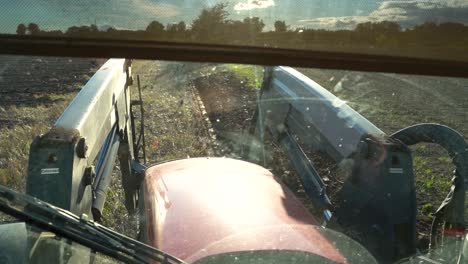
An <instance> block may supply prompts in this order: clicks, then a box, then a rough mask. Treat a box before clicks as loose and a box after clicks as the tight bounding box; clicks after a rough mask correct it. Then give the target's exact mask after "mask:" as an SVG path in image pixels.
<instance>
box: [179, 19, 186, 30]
mask: <svg viewBox="0 0 468 264" xmlns="http://www.w3.org/2000/svg"><path fill="white" fill-rule="evenodd" d="M185 30H187V25H186V24H185V22H184V21H180V22H179V23H177V31H178V32H184V31H185Z"/></svg>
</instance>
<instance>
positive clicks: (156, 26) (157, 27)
mask: <svg viewBox="0 0 468 264" xmlns="http://www.w3.org/2000/svg"><path fill="white" fill-rule="evenodd" d="M146 31H147V32H150V33H157V34H160V33H162V32H163V31H164V25H163V24H161V23H159V22H158V21H152V22H151V23H149V25H148V26H147V27H146Z"/></svg>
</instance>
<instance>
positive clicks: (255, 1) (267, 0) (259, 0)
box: [234, 0, 275, 11]
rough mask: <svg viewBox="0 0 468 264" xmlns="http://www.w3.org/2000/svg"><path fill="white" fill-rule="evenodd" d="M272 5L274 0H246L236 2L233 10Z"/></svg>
mask: <svg viewBox="0 0 468 264" xmlns="http://www.w3.org/2000/svg"><path fill="white" fill-rule="evenodd" d="M272 6H275V1H274V0H247V1H246V2H240V3H237V4H236V5H235V6H234V10H236V11H245V10H252V9H256V8H268V7H272Z"/></svg>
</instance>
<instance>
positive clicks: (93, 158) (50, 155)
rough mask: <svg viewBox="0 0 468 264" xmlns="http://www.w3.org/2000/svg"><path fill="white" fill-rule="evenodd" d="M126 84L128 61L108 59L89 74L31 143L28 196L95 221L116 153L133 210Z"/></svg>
mask: <svg viewBox="0 0 468 264" xmlns="http://www.w3.org/2000/svg"><path fill="white" fill-rule="evenodd" d="M130 85H132V77H131V61H130V60H125V59H110V60H108V61H107V62H106V63H105V64H104V65H103V66H102V67H101V68H100V69H99V70H98V71H97V72H96V74H94V76H93V77H92V78H91V79H90V80H89V81H88V83H87V84H86V85H85V86H84V87H83V88H82V90H81V91H80V93H79V94H78V95H77V96H76V97H75V98H74V100H73V101H72V102H71V103H70V105H69V106H68V108H67V109H66V110H65V112H64V113H63V114H62V115H61V116H60V118H59V119H58V120H57V121H56V123H55V124H54V126H53V127H52V128H51V129H50V130H49V131H48V132H47V133H46V134H44V135H40V136H38V137H37V138H36V139H35V140H34V141H33V143H32V145H31V149H30V155H29V166H28V176H27V182H26V193H27V194H28V195H31V196H34V197H37V198H39V199H41V200H43V201H46V202H49V203H51V204H54V205H56V206H58V207H61V208H63V209H65V210H68V211H70V212H72V213H74V214H77V215H81V214H88V215H90V214H91V213H92V214H93V217H94V219H95V220H98V221H99V220H100V218H101V213H102V209H103V206H104V203H105V199H106V191H107V188H108V186H109V183H110V178H111V174H112V169H113V167H114V162H115V160H116V156H117V154H118V156H119V160H120V163H121V172H122V182H123V185H124V189H125V195H126V200H127V202H126V205H127V208H128V209H129V211H133V209H134V205H135V200H136V197H135V196H136V191H135V189H136V175H135V173H134V171H133V170H132V168H131V165H132V164H133V163H134V160H135V153H134V150H133V134H132V127H131V126H132V122H131V101H130ZM130 146H132V147H130ZM93 165H95V167H94V166H93ZM132 206H133V207H132Z"/></svg>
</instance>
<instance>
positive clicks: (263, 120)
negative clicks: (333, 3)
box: [0, 55, 468, 263]
mask: <svg viewBox="0 0 468 264" xmlns="http://www.w3.org/2000/svg"><path fill="white" fill-rule="evenodd" d="M122 69H124V71H122ZM130 69H131V70H130ZM128 76H132V79H133V80H132V81H129V79H128ZM124 84H125V85H124ZM129 84H131V85H129ZM109 91H110V92H109ZM0 95H1V96H0V130H1V133H0V184H2V185H4V186H7V187H9V188H12V189H14V190H19V191H21V192H25V193H27V194H29V195H32V196H36V197H38V198H40V199H42V200H45V201H47V202H50V203H52V204H55V205H57V206H60V207H62V208H64V209H67V210H70V211H72V212H73V213H75V214H78V215H81V214H83V213H85V214H87V215H88V216H90V217H93V218H94V219H95V220H97V221H101V222H102V223H103V224H104V225H105V226H109V227H111V228H112V229H115V230H117V231H118V232H120V233H123V234H125V235H127V236H130V237H133V238H136V239H138V240H140V241H143V242H145V243H147V244H149V245H150V246H154V247H157V248H159V249H161V250H163V251H166V252H168V253H169V254H172V255H174V256H175V257H178V258H181V259H183V260H185V261H187V262H197V261H199V263H215V262H216V259H218V260H223V261H224V260H226V259H234V260H237V258H242V259H246V258H247V259H249V260H251V261H253V260H254V259H258V258H265V259H269V258H276V255H274V254H276V253H278V254H280V255H281V252H283V253H284V254H283V255H282V256H280V255H278V256H277V257H278V260H280V259H289V260H291V259H292V258H294V259H297V261H299V262H300V261H302V259H304V258H306V259H310V260H311V262H313V260H317V259H324V261H334V262H338V263H346V262H347V261H348V262H349V263H359V262H361V263H368V260H374V258H375V259H376V261H377V262H384V263H389V262H396V261H401V260H406V259H408V258H419V260H421V261H422V260H424V259H429V260H436V259H437V261H439V260H440V259H443V260H445V261H447V262H449V263H451V262H452V261H453V260H455V259H459V258H462V257H463V250H462V248H463V247H464V235H465V227H466V225H465V221H464V216H465V214H466V209H465V204H464V199H465V187H464V184H463V182H464V181H465V179H466V177H468V174H467V170H466V164H468V163H466V160H467V151H468V148H467V145H466V135H468V128H467V126H466V123H467V121H468V119H467V115H466V113H467V111H468V104H467V102H468V101H467V98H468V80H467V79H463V78H447V77H428V76H416V75H402V74H392V73H380V72H356V71H345V70H323V69H313V68H290V67H280V66H278V67H271V66H268V67H264V66H262V65H242V64H214V63H188V62H167V61H143V60H134V61H129V60H127V61H124V60H118V59H97V58H57V57H27V56H6V55H2V56H1V60H0ZM127 95H129V96H130V97H125V96H127ZM101 96H102V97H101ZM122 98H124V99H122ZM67 107H68V109H67ZM127 107H128V108H127ZM125 109H127V110H129V112H125V111H127V110H125ZM130 109H131V110H130ZM107 114H108V116H107ZM54 124H55V125H54ZM109 124H110V125H109ZM69 127H74V129H76V130H73V131H71V132H69V131H68V130H66V129H67V128H69ZM51 128H52V129H51ZM58 129H65V130H64V131H62V132H61V130H58ZM41 134H42V136H39V135H41ZM129 137H131V138H129ZM83 138H84V139H83ZM99 142H101V143H99ZM98 143H99V144H98ZM68 144H70V145H68ZM82 144H84V145H82ZM83 146H86V147H83ZM114 146H115V147H114ZM129 152H132V155H133V157H134V158H133V159H131V160H130V161H127V160H126V159H125V158H124V159H123V158H122V157H126V156H125V155H126V154H125V153H129ZM127 155H128V154H127ZM206 157H209V158H210V159H207V158H206ZM196 158H201V159H196ZM217 158H220V159H217ZM122 160H123V161H122ZM114 162H115V163H116V164H117V166H115V167H114ZM129 162H130V163H131V165H128V164H129ZM109 164H110V165H109ZM126 164H127V165H126ZM137 164H141V165H143V167H139V165H137ZM129 170H131V171H132V173H133V174H129V175H132V177H134V178H128V177H127V176H126V175H127V174H128V171H129ZM454 170H455V173H454V172H453V171H454ZM51 190H54V191H51ZM129 197H130V198H129ZM447 197H449V198H448V199H447ZM67 199H68V200H67ZM7 225H8V226H12V225H15V226H16V225H21V228H23V229H24V230H28V232H26V231H24V234H25V238H24V239H26V240H28V241H29V240H30V237H34V238H35V239H36V240H37V241H39V240H40V241H44V242H43V243H44V245H46V244H47V243H49V242H50V243H54V247H55V246H58V247H59V248H60V247H65V244H67V243H68V242H67V241H66V239H60V238H59V239H57V238H56V237H57V236H56V235H55V234H50V232H45V231H42V230H40V229H38V228H37V227H34V226H33V225H30V224H24V223H21V222H18V221H13V222H12V223H10V222H8V223H6V224H4V225H2V226H7ZM11 230H13V229H11V228H0V237H2V239H1V240H2V241H8V240H13V238H11V239H8V240H6V239H3V237H5V236H10V235H11ZM44 234H47V235H44ZM49 234H50V236H49ZM18 235H19V233H18ZM40 238H43V239H42V240H41V239H40ZM15 239H16V238H15ZM48 241H49V242H48ZM343 241H350V242H347V243H342V242H343ZM41 243H42V242H41ZM62 244H63V245H62ZM73 245H75V244H73ZM0 247H1V248H2V249H5V247H6V246H4V245H0ZM45 247H46V246H44V248H45ZM41 248H43V247H42V246H41V247H36V251H34V252H39V251H38V250H40V251H44V252H45V251H47V250H46V249H41ZM68 248H70V249H72V251H73V250H78V251H79V250H84V251H85V252H87V253H86V254H90V253H89V249H87V248H84V249H81V248H82V247H81V246H76V247H75V246H67V249H68ZM356 248H359V250H356ZM12 250H13V249H11V250H10V249H8V250H6V251H5V250H2V251H1V252H7V253H5V254H10V255H15V254H19V253H15V252H19V251H12ZM27 250H29V251H27V252H29V253H28V254H21V256H23V255H24V256H25V257H27V256H29V258H33V259H38V260H41V258H36V257H35V256H36V255H35V254H36V253H34V252H32V251H30V250H31V249H30V248H28V249H27ZM78 251H77V252H78ZM8 252H9V253H8ZM21 252H23V251H21ZM31 252H32V253H31ZM73 252H74V251H73ZM236 252H237V253H236ZM249 252H250V253H249ZM271 252H273V253H274V252H276V253H274V254H273V253H271ZM300 252H306V253H300ZM270 253H271V254H273V255H271V254H270ZM2 254H3V253H2ZM226 254H227V255H226ZM236 254H237V255H236ZM304 254H305V255H304ZM310 254H312V255H313V256H311V257H310V256H309V255H310ZM10 255H7V258H8V256H10ZM77 255H82V254H81V253H80V254H77ZM210 256H211V257H210ZM265 259H264V260H263V261H265ZM359 260H361V261H359ZM204 261H205V262H204ZM213 261H214V262H213ZM267 262H268V261H267ZM98 263H99V262H98ZM104 263H105V262H104ZM254 263H257V262H254ZM258 263H266V262H261V261H260V262H258ZM288 263H289V262H288Z"/></svg>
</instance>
